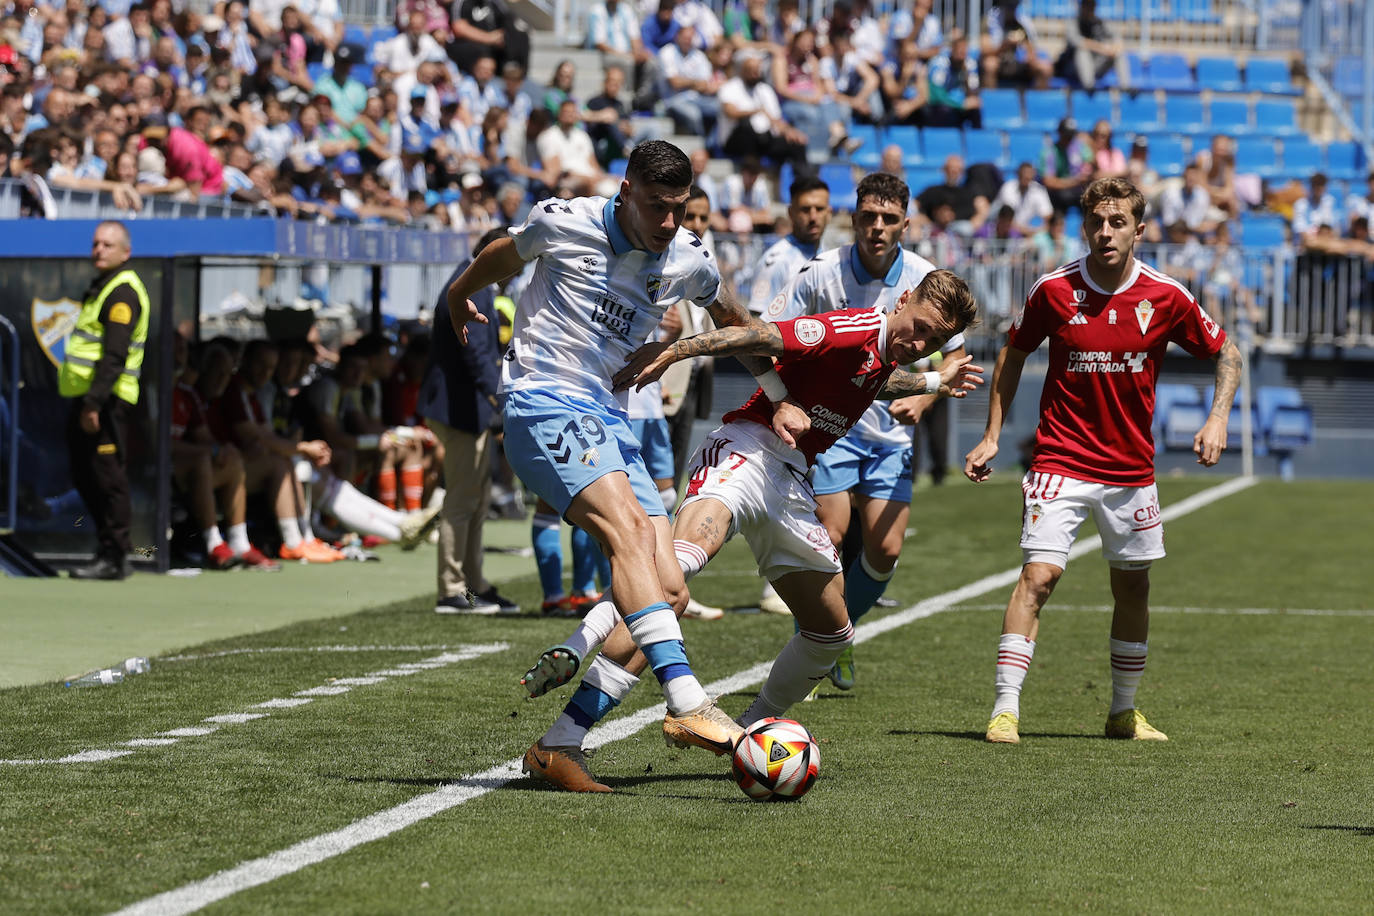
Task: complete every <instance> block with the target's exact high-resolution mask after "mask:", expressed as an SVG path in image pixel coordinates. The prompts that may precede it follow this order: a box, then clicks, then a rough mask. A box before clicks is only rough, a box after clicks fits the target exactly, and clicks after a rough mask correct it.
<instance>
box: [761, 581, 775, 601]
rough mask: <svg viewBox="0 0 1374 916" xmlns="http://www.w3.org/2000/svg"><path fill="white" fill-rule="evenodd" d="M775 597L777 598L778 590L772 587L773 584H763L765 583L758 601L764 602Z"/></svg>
mask: <svg viewBox="0 0 1374 916" xmlns="http://www.w3.org/2000/svg"><path fill="white" fill-rule="evenodd" d="M776 597H778V590H777V589H776V588H774V587H773V583H772V582H765V583H763V594H761V595H759V600H760V601H763V600H766V599H768V598H776Z"/></svg>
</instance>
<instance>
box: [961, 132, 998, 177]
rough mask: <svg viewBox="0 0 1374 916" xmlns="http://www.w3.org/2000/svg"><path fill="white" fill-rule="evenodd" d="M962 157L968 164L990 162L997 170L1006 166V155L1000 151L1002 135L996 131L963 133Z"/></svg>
mask: <svg viewBox="0 0 1374 916" xmlns="http://www.w3.org/2000/svg"><path fill="white" fill-rule="evenodd" d="M964 157H965V158H966V159H967V160H968V161H969V164H972V163H975V162H991V163H993V164H994V165H996V166H997V167H998V168H999V169H1005V168H1006V167H1007V165H1008V162H1007V154H1006V152H1005V151H1004V150H1003V149H1002V133H1001V131H996V130H966V131H964Z"/></svg>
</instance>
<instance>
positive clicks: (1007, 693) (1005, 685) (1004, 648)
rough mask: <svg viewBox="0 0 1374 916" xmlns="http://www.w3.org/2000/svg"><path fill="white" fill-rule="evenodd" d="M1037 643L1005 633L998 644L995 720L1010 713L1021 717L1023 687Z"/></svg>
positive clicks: (993, 714)
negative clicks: (1003, 714)
mask: <svg viewBox="0 0 1374 916" xmlns="http://www.w3.org/2000/svg"><path fill="white" fill-rule="evenodd" d="M1033 655H1035V643H1034V642H1032V641H1031V640H1029V639H1027V638H1026V637H1024V636H1021V635H1020V634H1017V633H1003V634H1002V639H1001V640H1000V641H999V642H998V643H997V677H996V686H997V697H996V699H994V700H993V702H992V717H993V718H994V719H995V718H997V717H998V716H1000V715H1001V714H1002V713H1004V712H1009V713H1011V714H1012V715H1014V716H1016V717H1017V718H1018V719H1019V718H1020V717H1021V685H1022V684H1024V683H1025V682H1026V672H1027V671H1029V670H1030V663H1031V657H1032V656H1033Z"/></svg>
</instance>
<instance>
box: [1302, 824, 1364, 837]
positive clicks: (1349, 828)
mask: <svg viewBox="0 0 1374 916" xmlns="http://www.w3.org/2000/svg"><path fill="white" fill-rule="evenodd" d="M1302 829H1303V830H1343V831H1345V832H1346V833H1353V834H1355V836H1374V827H1355V826H1353V825H1346V824H1304V825H1303V828H1302Z"/></svg>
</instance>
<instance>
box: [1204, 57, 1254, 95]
mask: <svg viewBox="0 0 1374 916" xmlns="http://www.w3.org/2000/svg"><path fill="white" fill-rule="evenodd" d="M1197 85H1198V88H1199V89H1210V90H1212V91H1213V92H1240V91H1241V89H1243V88H1244V84H1242V83H1241V81H1240V68H1239V67H1238V66H1236V60H1235V58H1233V57H1199V58H1198V61H1197Z"/></svg>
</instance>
